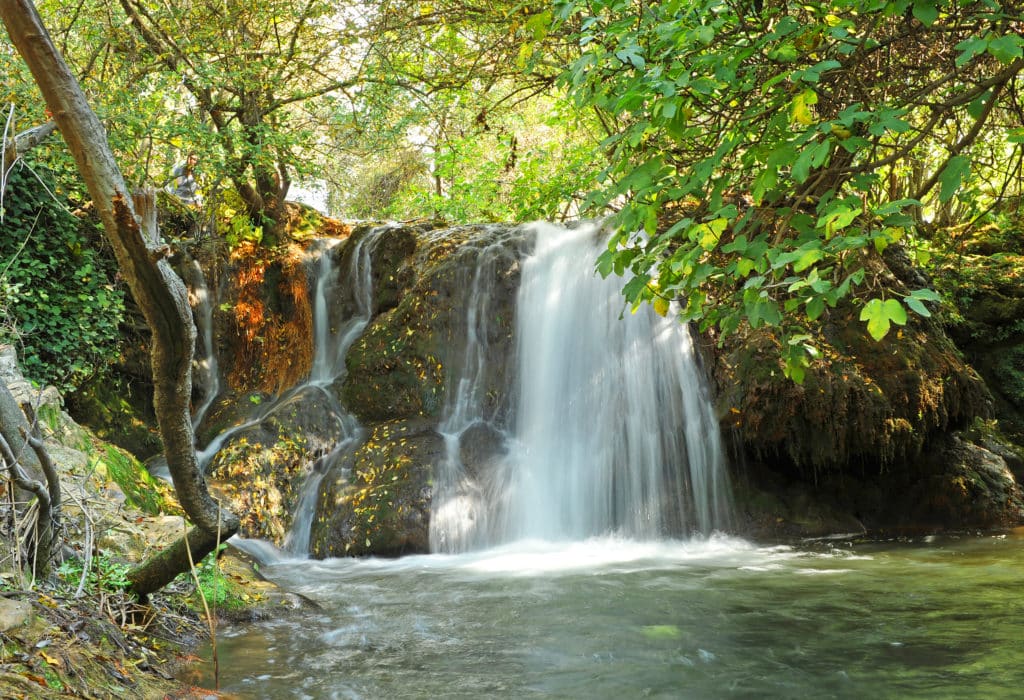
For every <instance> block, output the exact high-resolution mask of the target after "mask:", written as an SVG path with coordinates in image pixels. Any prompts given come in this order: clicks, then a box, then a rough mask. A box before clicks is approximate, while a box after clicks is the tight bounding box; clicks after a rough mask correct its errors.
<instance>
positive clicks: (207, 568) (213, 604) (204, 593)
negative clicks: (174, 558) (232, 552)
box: [179, 544, 251, 612]
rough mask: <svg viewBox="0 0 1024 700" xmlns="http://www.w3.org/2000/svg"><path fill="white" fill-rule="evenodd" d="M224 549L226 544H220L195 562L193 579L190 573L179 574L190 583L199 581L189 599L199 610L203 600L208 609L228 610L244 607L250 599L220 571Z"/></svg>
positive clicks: (201, 609) (201, 607)
mask: <svg viewBox="0 0 1024 700" xmlns="http://www.w3.org/2000/svg"><path fill="white" fill-rule="evenodd" d="M225 549H227V545H226V544H221V545H220V546H218V547H217V549H216V550H214V551H213V552H210V553H209V554H208V555H206V557H205V558H204V559H203V560H202V561H201V562H199V563H197V564H196V566H195V578H194V579H193V578H192V574H191V573H185V574H181V576H180V577H179V578H181V579H183V580H188V581H190V582H192V583H195V581H198V582H199V583H198V587H197V588H196V590H195V591H194V593H193V594H192V596H191V597H190V599H191V601H192V603H193V604H194V605H195V608H196V609H197V610H198V611H200V612H202V611H203V603H202V601H203V600H205V601H206V605H207V606H209V608H210V609H216V608H219V609H230V610H237V609H240V608H244V607H245V606H246V605H247V604H248V603H249V601H250V600H251V596H249V594H247V593H244V592H243V591H241V590H239V588H238V586H236V585H234V584H232V582H231V581H230V579H229V578H228V577H227V576H225V574H224V572H223V571H221V567H220V559H219V556H220V554H221V552H223V551H224V550H225Z"/></svg>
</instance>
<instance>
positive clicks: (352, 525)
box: [311, 226, 522, 556]
mask: <svg viewBox="0 0 1024 700" xmlns="http://www.w3.org/2000/svg"><path fill="white" fill-rule="evenodd" d="M519 238H521V234H518V233H511V232H510V231H509V229H507V228H499V227H482V226H480V227H463V228H457V229H448V230H445V231H443V232H431V231H430V230H427V229H423V228H420V229H412V230H410V229H391V230H388V231H385V232H384V233H383V234H381V235H380V236H379V238H378V239H377V240H376V241H375V242H374V243H373V246H372V253H371V257H372V259H373V280H374V287H373V289H374V291H373V298H374V316H373V318H372V320H371V321H370V323H369V325H368V326H367V328H366V330H365V331H364V333H363V335H362V337H361V338H360V339H359V340H358V341H356V343H355V344H354V345H353V346H352V348H351V349H350V350H349V353H348V355H347V358H346V369H347V374H346V376H345V377H344V379H343V380H342V381H341V382H339V383H340V387H338V389H339V395H340V398H341V400H342V402H343V403H344V404H345V406H346V407H348V408H349V410H351V411H352V412H353V413H354V414H355V415H356V416H357V417H358V418H359V420H360V421H361V422H362V423H363V425H364V426H365V428H366V430H367V433H368V437H367V438H366V441H365V442H364V443H363V444H361V445H360V446H359V447H357V448H356V449H355V450H354V451H353V452H352V453H351V454H350V455H348V456H346V458H345V459H343V460H341V461H339V462H338V463H337V464H336V465H335V466H334V467H333V468H332V469H331V471H330V473H329V474H328V475H327V476H326V477H325V479H324V482H323V484H322V486H321V489H322V491H321V496H320V500H319V502H318V506H317V515H316V517H315V519H314V523H313V528H312V533H311V534H312V537H311V549H312V551H313V554H314V555H316V556H341V555H360V554H371V553H372V554H382V555H398V554H408V553H414V552H426V551H428V550H429V531H430V508H431V499H432V493H433V490H432V484H433V477H434V474H435V473H436V468H437V466H438V465H439V464H440V462H441V461H442V460H444V459H445V446H444V440H443V438H442V437H441V435H440V434H439V433H438V432H437V431H438V425H439V423H440V421H442V420H443V419H444V417H445V411H446V405H447V404H446V402H447V401H450V400H453V396H455V393H456V392H458V391H459V388H458V386H454V384H455V383H456V382H458V380H459V378H460V377H461V376H462V375H463V373H464V371H465V367H464V364H465V363H466V362H467V361H468V360H467V358H466V357H465V352H466V350H465V348H466V338H467V336H468V335H469V334H470V333H471V332H472V333H475V334H476V336H477V338H478V339H479V340H480V342H481V343H483V345H484V346H485V347H486V356H487V361H486V369H485V371H486V376H485V377H484V379H483V387H484V388H483V393H484V402H485V411H486V413H487V418H488V419H493V418H495V417H502V416H505V415H506V413H507V411H508V395H509V391H508V387H509V385H510V384H509V382H510V379H511V377H510V376H509V370H508V367H509V365H510V364H511V362H512V360H513V358H514V356H515V339H514V334H513V330H514V329H513V326H514V322H515V299H516V293H517V291H518V286H519V258H520V256H521V254H522V252H521V248H520V246H519ZM341 254H342V255H343V256H344V255H346V253H344V252H343V253H341ZM342 264H344V257H343V258H342ZM481 295H486V302H487V303H486V304H485V308H486V310H487V311H486V313H485V314H482V317H478V318H475V319H473V318H472V317H471V316H470V314H469V313H468V310H469V308H470V306H471V305H472V304H473V303H477V302H479V301H480V296H481ZM343 303H344V301H343ZM470 324H473V326H472V328H471V327H470ZM449 410H450V409H449ZM462 441H463V442H462V445H461V449H462V453H463V454H462V458H463V464H465V465H466V468H467V471H473V470H476V469H478V468H484V467H483V465H486V464H489V462H490V461H491V460H493V459H494V457H495V454H496V453H497V452H498V451H500V435H498V434H497V431H495V430H494V429H492V428H485V427H483V426H482V425H481V426H480V429H479V430H476V429H470V430H468V431H466V433H465V434H464V435H463V436H462Z"/></svg>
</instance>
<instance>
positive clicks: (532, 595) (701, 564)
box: [193, 536, 1024, 700]
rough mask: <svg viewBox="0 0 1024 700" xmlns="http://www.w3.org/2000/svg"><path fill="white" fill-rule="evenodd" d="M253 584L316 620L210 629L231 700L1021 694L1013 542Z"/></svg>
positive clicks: (699, 554) (827, 548) (1023, 630)
mask: <svg viewBox="0 0 1024 700" xmlns="http://www.w3.org/2000/svg"><path fill="white" fill-rule="evenodd" d="M264 573H266V574H267V575H268V576H269V577H270V578H271V579H273V580H275V581H277V582H278V583H279V584H281V585H282V586H284V587H285V588H288V589H290V590H293V591H295V592H298V593H301V594H303V595H306V596H308V597H309V598H311V599H313V600H314V601H316V602H317V603H318V604H319V606H320V608H319V609H317V610H306V611H302V612H300V613H293V614H287V615H282V616H281V617H279V618H276V619H272V620H268V621H264V622H258V623H252V624H246V625H242V626H237V627H233V628H224V627H222V628H221V629H220V631H219V635H218V652H219V658H220V669H221V675H220V677H221V689H222V690H224V691H227V692H230V693H233V694H235V695H236V696H237V697H241V698H586V699H588V700H598V699H603V698H608V699H616V700H618V699H629V698H643V697H653V698H1018V697H1019V698H1024V539H1021V538H1014V537H1012V536H996V537H991V536H989V537H959V538H941V539H930V540H929V541H915V542H870V543H848V542H841V543H840V542H837V543H831V544H823V543H811V544H805V545H800V546H775V547H765V546H757V545H753V544H750V543H748V542H745V541H743V540H739V539H732V538H717V537H716V538H711V539H709V540H701V541H690V542H660V543H637V542H629V541H623V540H617V539H597V540H591V541H588V542H582V543H562V544H559V543H543V542H530V543H518V544H516V545H511V546H508V547H503V548H500V549H495V550H489V551H487V552H480V553H475V554H465V555H451V556H438V555H431V556H419V557H407V558H404V559H398V560H373V559H370V560H330V561H322V562H321V561H282V562H280V563H277V564H275V565H271V566H269V567H265V568H264ZM205 658H209V652H208V650H207V652H206V653H205ZM194 670H195V669H193V671H194ZM203 682H205V683H206V684H208V685H212V683H213V679H212V676H211V675H210V674H209V672H207V675H206V677H205V679H204V681H203Z"/></svg>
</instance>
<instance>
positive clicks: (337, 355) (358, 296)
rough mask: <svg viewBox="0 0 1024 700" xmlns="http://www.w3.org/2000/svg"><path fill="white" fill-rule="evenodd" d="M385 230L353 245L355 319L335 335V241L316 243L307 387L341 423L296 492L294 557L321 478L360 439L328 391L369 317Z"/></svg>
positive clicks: (305, 545) (302, 546) (302, 551)
mask: <svg viewBox="0 0 1024 700" xmlns="http://www.w3.org/2000/svg"><path fill="white" fill-rule="evenodd" d="M384 230H385V229H375V230H373V231H371V232H370V233H368V234H367V235H366V236H363V237H362V238H360V239H359V240H358V241H356V242H355V243H354V246H355V247H354V248H353V250H352V255H351V259H350V262H349V270H348V273H349V274H348V275H347V276H346V277H345V279H344V283H345V284H348V285H350V288H349V290H348V291H349V292H350V294H351V298H352V301H353V306H354V313H353V314H352V315H351V316H350V317H349V318H347V319H346V320H345V321H344V322H342V323H341V324H340V325H339V326H338V328H337V329H334V328H332V327H331V319H330V300H331V299H333V298H334V295H335V294H336V291H337V287H338V285H339V277H340V275H339V270H338V266H337V265H336V264H335V262H334V256H333V255H331V251H332V249H333V248H334V246H335V245H336V244H337V241H335V240H326V239H325V240H322V241H318V245H317V249H318V250H319V253H320V255H319V261H320V262H319V264H318V265H317V275H316V285H315V291H314V295H313V366H312V369H311V370H310V374H309V378H308V380H307V381H306V384H305V386H308V387H315V388H317V389H319V390H320V391H323V392H324V393H325V394H326V395H327V396H329V397H330V398H331V402H332V404H334V407H335V412H336V414H337V416H338V420H339V422H340V423H341V428H342V431H341V437H340V439H339V441H338V442H337V444H335V446H334V447H333V448H332V449H331V451H330V452H329V453H328V454H326V455H324V456H322V457H319V458H317V459H316V460H314V461H313V462H312V463H311V464H310V466H309V469H308V470H307V473H306V476H305V480H304V481H303V483H302V487H301V489H300V491H299V500H298V503H297V505H296V507H295V513H294V514H293V517H292V525H291V530H290V531H289V532H288V536H287V537H286V539H285V542H284V549H285V550H287V551H288V552H290V553H292V554H295V555H306V554H308V553H309V538H310V528H311V526H312V523H313V517H314V515H315V513H316V503H317V498H318V496H319V493H320V482H321V481H323V478H324V475H325V474H326V473H327V471H328V470H329V469H330V468H331V466H333V464H334V463H335V462H336V461H337V460H338V459H340V458H341V456H342V455H343V454H345V453H346V451H347V450H349V449H350V448H351V447H352V446H354V445H355V444H356V443H358V441H359V440H360V439H361V437H362V432H363V431H362V428H361V427H360V425H359V421H358V420H357V419H356V417H355V416H354V415H352V414H351V413H349V412H348V411H346V410H345V409H344V408H343V407H342V406H341V405H339V404H337V402H336V401H335V399H334V395H333V392H331V391H329V390H328V387H329V386H330V385H331V384H332V383H333V382H334V381H336V380H337V379H339V378H341V377H343V376H344V375H345V371H346V370H345V355H346V354H348V350H349V348H351V347H352V343H354V342H355V341H356V340H358V338H359V336H360V335H362V332H363V330H365V328H366V326H367V324H368V323H369V322H370V319H371V317H372V315H373V277H372V271H373V270H372V265H371V255H372V253H373V249H374V247H375V246H376V244H377V241H378V240H379V234H380V233H382V232H383V231H384Z"/></svg>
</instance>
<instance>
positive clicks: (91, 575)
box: [57, 555, 132, 593]
mask: <svg viewBox="0 0 1024 700" xmlns="http://www.w3.org/2000/svg"><path fill="white" fill-rule="evenodd" d="M84 565H85V562H84V561H83V560H82V559H77V558H76V559H65V560H64V562H63V563H62V564H61V565H60V568H59V569H57V575H58V576H60V578H61V579H62V580H63V581H64V583H65V584H67V585H68V586H71V587H77V586H78V583H79V581H81V579H82V570H83V567H84ZM131 568H132V567H131V565H130V564H126V563H123V562H118V561H114V560H113V559H111V558H109V557H105V556H102V555H101V556H94V557H92V558H91V559H90V560H89V571H88V573H87V574H86V575H85V585H86V589H87V590H88V591H89V592H92V593H100V592H108V593H115V592H118V591H123V590H125V589H126V588H128V585H129V583H130V582H129V581H128V572H129V571H131Z"/></svg>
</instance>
